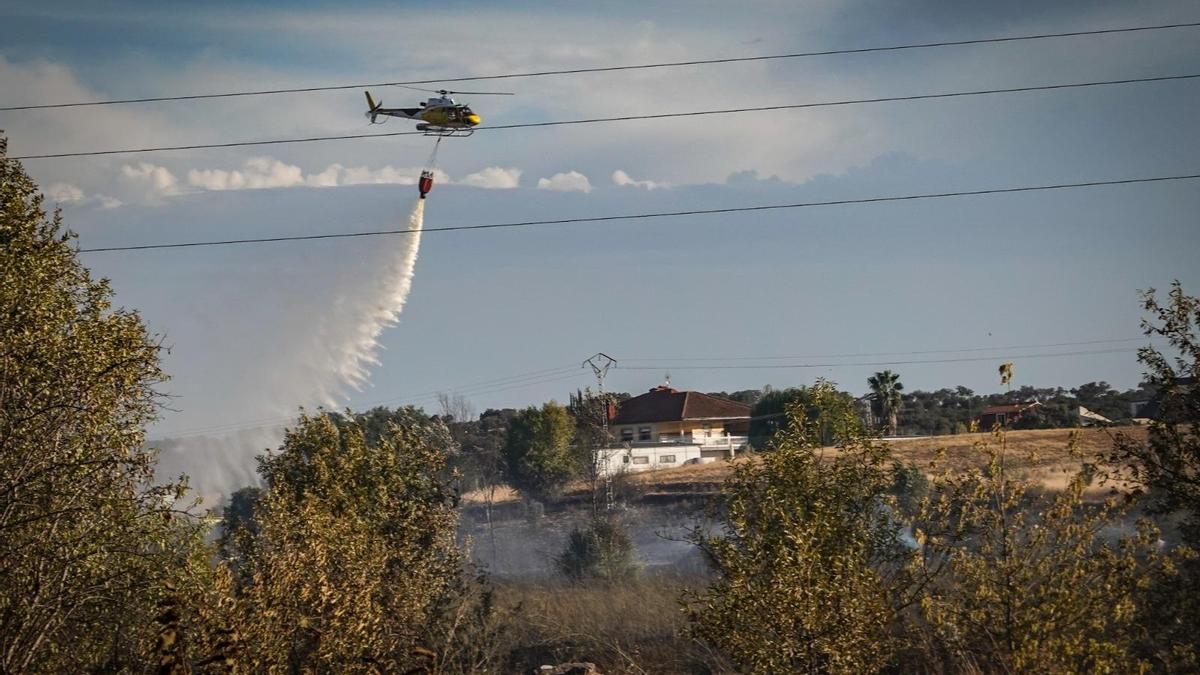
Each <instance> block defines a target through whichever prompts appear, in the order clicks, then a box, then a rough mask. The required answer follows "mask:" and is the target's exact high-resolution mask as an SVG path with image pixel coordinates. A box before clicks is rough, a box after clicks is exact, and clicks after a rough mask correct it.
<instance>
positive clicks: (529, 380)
mask: <svg viewBox="0 0 1200 675" xmlns="http://www.w3.org/2000/svg"><path fill="white" fill-rule="evenodd" d="M563 371H569V372H563ZM537 373H541V374H540V375H538V374H537ZM581 375H582V374H581V373H580V372H579V366H578V365H572V366H563V367H561V368H548V369H546V370H544V371H535V373H529V374H526V375H516V376H512V377H508V378H500V379H498V380H494V381H485V382H482V383H476V384H474V385H465V386H463V387H460V388H457V389H453V388H450V389H438V390H431V391H430V392H429V393H422V394H413V395H411V396H400V397H395V398H390V399H384V400H380V401H372V402H368V403H363V404H361V406H360V407H361V408H362V409H363V410H368V409H370V408H374V407H377V406H379V405H383V404H385V403H399V404H403V405H415V404H418V403H428V402H436V401H437V395H438V394H443V393H445V394H463V395H470V396H479V395H482V394H491V393H496V392H501V391H509V390H512V389H520V388H523V387H528V386H534V385H539V384H547V383H551V382H561V381H563V380H568V379H577V378H579V377H580V376H581ZM488 382H494V383H496V384H492V385H488V384H487V383H488ZM295 420H296V417H295V416H294V415H293V416H288V417H270V418H261V419H257V420H243V421H241V422H230V423H227V424H219V425H213V426H206V427H194V428H189V429H183V430H180V431H178V432H173V433H170V434H165V435H163V436H162V438H184V437H188V436H204V435H208V434H226V433H232V432H235V431H245V430H249V429H263V428H268V427H277V426H282V425H286V424H288V423H290V422H294V421H295Z"/></svg>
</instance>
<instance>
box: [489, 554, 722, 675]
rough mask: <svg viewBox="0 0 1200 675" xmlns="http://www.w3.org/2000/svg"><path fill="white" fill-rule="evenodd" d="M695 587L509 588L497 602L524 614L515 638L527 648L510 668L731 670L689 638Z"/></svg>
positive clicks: (655, 582) (660, 580)
mask: <svg viewBox="0 0 1200 675" xmlns="http://www.w3.org/2000/svg"><path fill="white" fill-rule="evenodd" d="M698 581H699V580H696V579H693V580H691V581H690V583H692V584H695V583H697V582H698ZM687 583H689V582H688V581H685V580H683V579H681V578H678V577H674V576H645V577H642V578H641V579H637V580H634V581H630V582H625V583H621V584H585V585H565V584H564V585H557V584H556V585H545V584H536V585H534V584H506V585H501V586H499V587H498V588H497V589H496V601H497V604H498V605H499V606H501V607H517V608H518V610H517V622H516V623H517V627H516V629H515V630H516V634H514V635H513V636H512V639H513V643H514V644H515V645H520V647H519V648H517V649H515V650H514V651H513V653H512V655H511V657H510V661H511V662H510V664H509V665H510V666H511V667H512V670H513V672H524V670H526V669H528V668H531V667H536V666H539V665H542V664H551V663H562V662H564V661H591V662H593V663H596V664H597V665H598V666H600V670H601V672H604V673H713V672H729V670H730V669H729V666H728V664H727V663H726V662H725V661H724V660H723V659H722V658H721V657H720V656H719V655H717V654H715V653H713V652H712V651H711V650H709V649H708V648H706V647H704V646H703V645H701V644H699V643H697V642H694V641H692V640H690V639H688V638H687V637H685V636H684V635H683V633H684V629H685V627H686V620H685V617H684V615H683V612H682V609H681V605H680V598H681V594H682V592H683V589H684V587H685V584H687Z"/></svg>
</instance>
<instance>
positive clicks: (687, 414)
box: [612, 387, 750, 424]
mask: <svg viewBox="0 0 1200 675" xmlns="http://www.w3.org/2000/svg"><path fill="white" fill-rule="evenodd" d="M749 418H750V406H748V405H746V404H744V403H738V402H737V401H730V400H728V399H724V398H717V397H716V396H709V395H708V394H701V393H700V392H698V391H678V390H676V389H671V388H669V387H655V388H654V389H651V390H650V391H648V392H646V393H645V394H642V395H641V396H635V397H633V398H631V399H628V400H626V401H625V402H624V403H622V404H621V406H620V407H619V408H618V409H617V415H616V417H614V418H613V419H612V423H613V424H638V423H641V422H680V421H683V420H706V419H708V420H735V419H749Z"/></svg>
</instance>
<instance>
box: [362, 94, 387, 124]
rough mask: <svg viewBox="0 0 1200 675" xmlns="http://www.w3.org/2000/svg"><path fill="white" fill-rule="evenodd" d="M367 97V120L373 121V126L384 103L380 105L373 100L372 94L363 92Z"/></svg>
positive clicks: (381, 102)
mask: <svg viewBox="0 0 1200 675" xmlns="http://www.w3.org/2000/svg"><path fill="white" fill-rule="evenodd" d="M363 93H364V94H366V95H367V119H369V120H371V124H375V116H376V115H378V114H379V109H380V108H382V107H383V101H380V102H378V103H376V102H375V99H373V98H371V92H369V91H365V92H363Z"/></svg>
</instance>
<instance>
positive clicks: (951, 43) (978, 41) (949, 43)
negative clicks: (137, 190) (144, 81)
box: [0, 21, 1200, 112]
mask: <svg viewBox="0 0 1200 675" xmlns="http://www.w3.org/2000/svg"><path fill="white" fill-rule="evenodd" d="M1198 26H1200V21H1193V22H1187V23H1169V24H1159V25H1153V26H1128V27H1118V28H1102V29H1096V30H1080V31H1067V32H1061V33H1035V34H1032V35H1012V36H1006V37H993V38H974V39H969V40H946V41H940V42H919V43H910V44H900V45H884V46H876V47H854V48H848V49H828V50H822V51H809V52H792V53H786V54H766V55H760V56H735V57H726V58H713V59H695V60H690V61H666V62H661V63H641V64H633V65H623V66H599V67H592V68H564V69H558V70H538V71H528V72H518V73H501V74H495V75H467V76H458V77H444V78H438V79H429V80H404V81H400V82H363V83H358V84H336V85H329V86H318V87H293V88H280V89H259V90H251V91H235V92H220V93H213V94H184V95H179V96H148V97H142V98H126V99H111V100H105V101H76V102H71V103H37V104H30V105H13V106H3V107H0V111H3V112H6V111H16V110H48V109H52V108H79V107H86V106H104V105H127V104H134V103H159V102H165V101H197V100H204V99H221V98H235V97H243V96H272V95H278V94H303V93H312V92H319V91H339V90H346V89H366V88H368V87H403V86H407V85H416V84H444V83H451V82H481V81H485V80H509V79H518V78H528V77H547V76H552V75H581V74H585V73H609V72H615V71H622V70H651V69H657V68H681V67H687V66H703V65H717V64H728V63H748V62H754V61H775V60H783V59H800V58H810V57H818V56H837V55H841V54H870V53H874V52H897V51H905V50H914V49H933V48H943V47H964V46H970V45H986V44H1003V43H1009V42H1025V41H1031V40H1048V39H1055V38H1069V37H1083V36H1091V35H1113V34H1119V33H1139V32H1148V31H1159V30H1171V29H1179V28H1195V27H1198Z"/></svg>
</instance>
